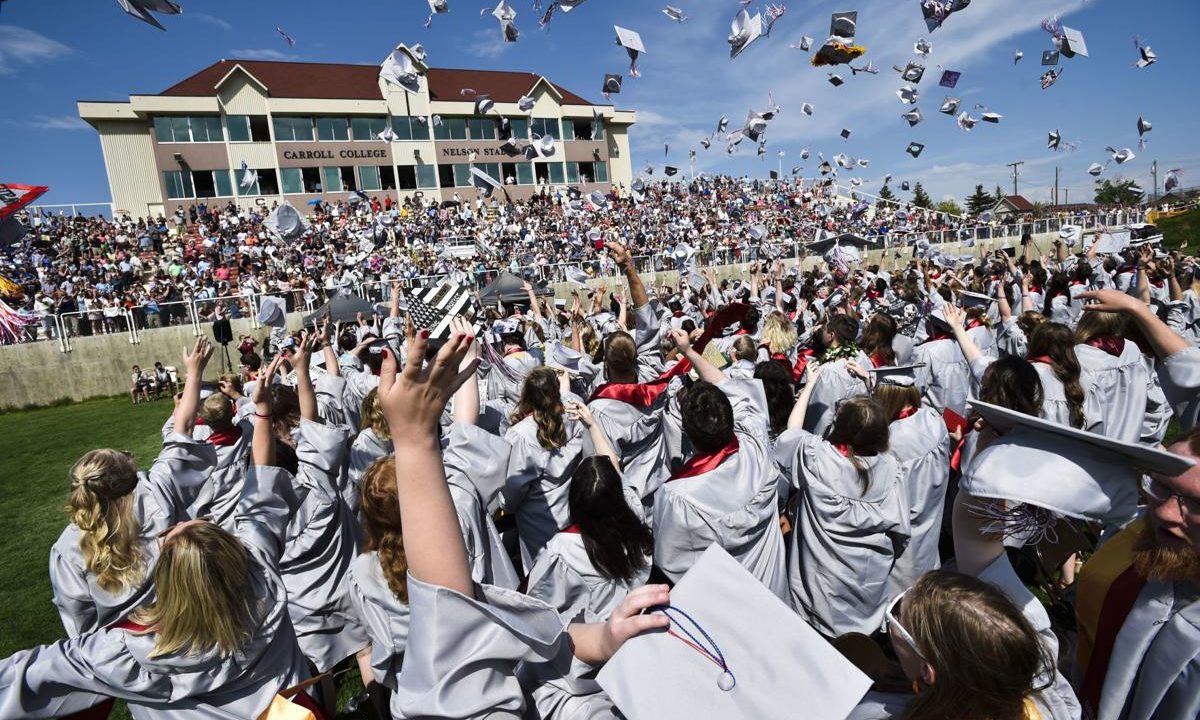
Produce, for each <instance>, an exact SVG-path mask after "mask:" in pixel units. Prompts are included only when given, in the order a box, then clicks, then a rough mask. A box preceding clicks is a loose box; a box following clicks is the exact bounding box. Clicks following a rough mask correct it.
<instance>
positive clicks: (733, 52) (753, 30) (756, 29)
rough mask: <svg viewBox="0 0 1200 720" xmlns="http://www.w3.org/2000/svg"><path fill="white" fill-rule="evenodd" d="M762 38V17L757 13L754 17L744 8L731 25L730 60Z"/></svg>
mask: <svg viewBox="0 0 1200 720" xmlns="http://www.w3.org/2000/svg"><path fill="white" fill-rule="evenodd" d="M760 37H762V15H761V14H759V13H755V14H754V15H753V16H752V15H750V13H748V12H746V8H742V9H741V10H739V11H738V14H737V15H735V16H734V18H733V22H732V23H731V24H730V31H729V38H728V40H729V58H730V59H733V58H735V57H737V56H738V55H741V54H742V51H743V50H745V49H746V48H748V47H750V43H752V42H754V41H755V40H757V39H759V38H760Z"/></svg>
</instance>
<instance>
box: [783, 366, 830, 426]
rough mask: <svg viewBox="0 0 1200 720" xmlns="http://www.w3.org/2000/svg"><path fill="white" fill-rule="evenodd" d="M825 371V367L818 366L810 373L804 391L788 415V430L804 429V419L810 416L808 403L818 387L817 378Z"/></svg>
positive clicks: (797, 397) (798, 396)
mask: <svg viewBox="0 0 1200 720" xmlns="http://www.w3.org/2000/svg"><path fill="white" fill-rule="evenodd" d="M824 369H825V366H824V365H818V366H817V367H816V368H815V369H813V370H811V371H810V372H809V373H808V382H807V383H805V384H804V389H803V390H801V391H800V394H799V395H797V396H796V403H795V404H794V405H792V412H791V414H789V415H788V421H787V429H788V430H796V429H797V428H802V427H804V418H805V416H806V415H808V401H809V399H810V398H811V397H812V394H813V388H815V387H816V386H817V378H818V377H820V376H821V372H822V371H823V370H824Z"/></svg>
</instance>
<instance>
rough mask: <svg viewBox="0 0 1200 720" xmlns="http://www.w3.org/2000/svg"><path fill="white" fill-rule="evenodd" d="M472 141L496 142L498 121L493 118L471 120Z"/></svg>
mask: <svg viewBox="0 0 1200 720" xmlns="http://www.w3.org/2000/svg"><path fill="white" fill-rule="evenodd" d="M471 139H472V140H495V139H496V121H495V120H493V119H491V118H471Z"/></svg>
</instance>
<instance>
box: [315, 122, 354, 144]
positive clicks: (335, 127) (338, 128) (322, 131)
mask: <svg viewBox="0 0 1200 720" xmlns="http://www.w3.org/2000/svg"><path fill="white" fill-rule="evenodd" d="M317 139H318V140H324V141H338V142H340V141H345V140H349V139H350V136H349V131H348V129H347V124H346V118H344V117H322V118H317Z"/></svg>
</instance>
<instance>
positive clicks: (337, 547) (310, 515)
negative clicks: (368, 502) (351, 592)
mask: <svg viewBox="0 0 1200 720" xmlns="http://www.w3.org/2000/svg"><path fill="white" fill-rule="evenodd" d="M348 436H349V431H348V430H347V429H346V428H344V427H329V426H326V425H321V424H319V423H314V422H311V421H309V420H301V421H300V429H299V433H298V436H297V442H296V456H297V458H298V460H299V467H298V471H297V473H296V478H295V483H294V485H293V491H294V492H295V493H296V497H297V499H298V501H299V502H298V503H296V504H297V510H296V512H295V513H293V515H292V517H291V521H290V522H289V523H288V528H287V547H286V549H285V551H284V554H283V558H282V560H281V561H280V574H281V575H283V582H284V584H285V585H286V586H287V590H288V612H290V613H291V616H292V624H293V625H294V626H295V628H296V638H297V640H298V641H299V642H300V647H301V648H302V649H303V650H304V654H305V655H306V656H307V657H308V658H309V659H310V660H312V661H313V664H314V665H316V666H317V670H318V671H320V672H324V671H326V670H328V669H329V668H331V667H333V666H334V665H336V664H337V663H339V662H341V661H342V660H343V659H345V658H347V657H349V656H350V655H353V654H354V653H356V652H358V651H359V650H361V649H363V648H364V647H366V646H367V635H366V632H365V631H364V630H363V628H362V626H361V625H360V624H359V622H358V618H357V617H356V616H355V615H354V613H353V611H352V609H351V607H350V600H349V598H348V597H347V592H346V582H345V580H346V573H347V572H348V571H349V569H350V563H351V562H353V561H354V558H355V556H356V554H357V551H358V548H357V542H356V539H355V523H354V521H353V519H352V518H351V516H350V509H349V508H348V507H346V503H345V502H344V501H343V500H342V497H341V495H339V494H338V492H337V489H336V486H335V481H336V478H337V475H338V473H339V472H340V470H341V465H342V460H343V458H344V457H345V453H346V440H347V438H348Z"/></svg>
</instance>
